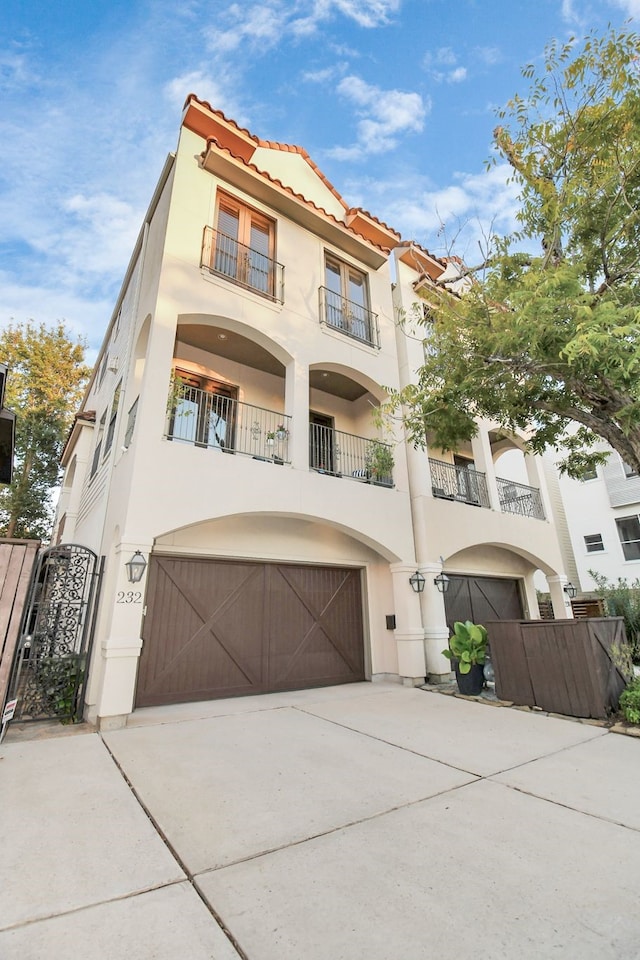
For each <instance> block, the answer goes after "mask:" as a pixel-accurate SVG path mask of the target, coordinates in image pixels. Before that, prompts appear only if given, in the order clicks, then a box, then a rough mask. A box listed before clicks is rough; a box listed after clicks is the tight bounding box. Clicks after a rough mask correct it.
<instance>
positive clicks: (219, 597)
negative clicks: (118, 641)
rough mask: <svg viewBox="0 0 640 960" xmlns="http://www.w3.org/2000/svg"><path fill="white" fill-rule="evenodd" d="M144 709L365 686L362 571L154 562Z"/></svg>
mask: <svg viewBox="0 0 640 960" xmlns="http://www.w3.org/2000/svg"><path fill="white" fill-rule="evenodd" d="M146 605H147V615H146V617H145V620H144V629H143V634H142V637H143V647H142V653H141V656H140V664H139V669H138V684H137V693H136V706H151V705H154V704H163V703H180V702H183V701H186V700H210V699H214V698H216V697H231V696H239V695H242V694H252V693H266V692H271V691H276V690H296V689H301V688H303V687H316V686H326V685H329V684H334V683H351V682H354V681H356V680H363V679H364V642H363V631H362V594H361V585H360V571H359V570H354V569H342V568H337V567H316V566H313V567H312V566H301V565H300V566H298V565H293V564H275V563H273V564H271V563H269V564H265V563H251V562H246V563H245V562H229V561H224V560H207V559H187V558H184V557H163V556H152V557H151V562H150V565H149V583H148V589H147V597H146Z"/></svg>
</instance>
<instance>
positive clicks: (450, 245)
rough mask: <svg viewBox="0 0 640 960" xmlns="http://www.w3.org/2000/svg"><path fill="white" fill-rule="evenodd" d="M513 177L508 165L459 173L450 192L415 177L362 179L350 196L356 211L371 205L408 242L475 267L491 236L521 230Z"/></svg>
mask: <svg viewBox="0 0 640 960" xmlns="http://www.w3.org/2000/svg"><path fill="white" fill-rule="evenodd" d="M510 173H511V169H510V167H509V166H508V165H507V164H500V165H498V166H495V167H493V168H491V169H490V170H488V171H485V172H482V173H477V174H471V173H456V174H454V175H453V177H452V180H453V182H452V183H451V184H449V185H447V186H444V187H436V186H434V185H433V184H431V183H429V182H427V181H426V180H425V178H424V177H419V176H416V175H413V174H412V175H408V176H404V177H403V176H396V177H394V178H393V179H392V180H389V181H384V180H381V181H376V180H371V179H369V180H366V179H365V180H363V179H359V180H358V181H357V182H352V183H351V184H347V191H348V192H347V191H345V194H346V195H348V196H349V201H350V202H351V203H353V204H354V205H355V206H358V205H362V204H363V203H364V204H369V206H368V209H375V211H376V215H377V216H379V217H380V218H381V219H382V220H384V221H385V222H386V223H388V224H390V225H391V226H392V227H394V228H395V229H396V230H398V231H399V232H400V233H401V234H402V236H403V237H405V238H407V239H409V238H411V239H414V240H416V241H417V242H418V243H421V244H422V245H423V246H426V247H427V248H428V249H429V250H431V251H432V252H433V253H435V254H436V255H438V256H444V255H447V254H451V253H455V254H457V255H459V256H461V257H462V258H463V259H465V260H468V261H469V262H470V261H471V260H477V259H478V257H479V254H480V248H479V244H481V245H482V246H485V245H486V238H487V237H488V236H489V234H490V233H491V232H493V233H497V234H500V235H505V234H507V233H510V232H512V231H513V230H515V229H516V227H517V222H516V219H515V216H516V212H517V210H518V203H517V196H518V192H519V188H518V186H517V185H516V184H507V179H508V178H509V176H510ZM374 200H375V208H374V207H373V205H372V204H373V201H374Z"/></svg>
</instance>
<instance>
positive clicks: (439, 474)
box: [429, 457, 491, 507]
mask: <svg viewBox="0 0 640 960" xmlns="http://www.w3.org/2000/svg"><path fill="white" fill-rule="evenodd" d="M429 466H430V467H431V489H432V493H433V496H434V497H437V498H438V499H439V500H458V501H460V502H461V503H468V504H471V505H472V506H474V507H490V506H491V504H490V502H489V491H488V490H487V478H486V476H485V475H484V473H480V471H479V470H474V469H473V468H471V467H460V466H456V464H453V463H446V462H445V461H444V460H433V459H432V458H431V457H429Z"/></svg>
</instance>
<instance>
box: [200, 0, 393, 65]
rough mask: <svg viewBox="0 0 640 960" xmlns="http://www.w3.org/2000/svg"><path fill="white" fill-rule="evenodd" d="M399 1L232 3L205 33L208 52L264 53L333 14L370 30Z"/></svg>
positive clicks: (313, 28) (311, 29)
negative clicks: (252, 51)
mask: <svg viewBox="0 0 640 960" xmlns="http://www.w3.org/2000/svg"><path fill="white" fill-rule="evenodd" d="M401 2H402V0H264V2H263V3H259V4H258V3H254V4H248V5H243V4H239V3H232V4H230V6H229V7H227V9H226V10H225V11H224V13H221V14H220V16H217V17H216V22H215V24H214V25H212V26H211V27H210V28H208V29H207V30H206V32H205V35H206V38H207V42H208V45H209V49H210V50H211V51H212V52H213V53H215V54H218V55H225V54H229V53H232V52H234V51H236V50H239V49H240V48H241V47H245V46H249V47H251V48H252V49H253V50H257V51H260V52H265V53H266V52H267V51H268V50H269V49H271V48H273V47H274V46H276V45H277V44H278V43H280V42H281V41H282V40H283V39H284V37H285V36H286V35H287V34H290V35H292V36H293V37H307V36H309V35H310V34H313V33H315V31H316V30H317V29H318V27H319V26H320V25H321V24H322V23H325V22H327V21H329V20H332V19H334V18H335V17H336V15H341V16H342V17H345V18H346V19H348V20H352V21H353V22H354V23H356V24H357V25H358V26H360V27H364V28H367V29H372V28H374V27H381V26H384V25H385V24H387V23H389V22H390V21H391V18H392V16H393V14H395V13H397V11H398V10H399V9H400V5H401Z"/></svg>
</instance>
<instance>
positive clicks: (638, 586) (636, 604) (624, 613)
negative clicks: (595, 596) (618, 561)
mask: <svg viewBox="0 0 640 960" xmlns="http://www.w3.org/2000/svg"><path fill="white" fill-rule="evenodd" d="M589 576H590V577H592V579H593V580H594V582H595V584H596V586H597V588H598V591H599V592H600V594H601V596H602V598H603V600H604V602H605V607H606V611H607V616H608V617H622V618H623V620H624V630H625V633H626V635H627V642H628V644H629V647H630V652H631V659H632V660H633V662H634V663H640V580H638V579H636V580H632V581H631V583H627V581H626V580H623V579H622V577H619V578H618V580H616V581H610V580H607V578H606V577H605V576H603V575H602V574H601V573H598V572H597V571H596V570H589Z"/></svg>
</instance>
